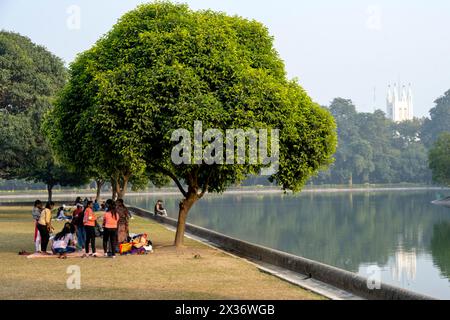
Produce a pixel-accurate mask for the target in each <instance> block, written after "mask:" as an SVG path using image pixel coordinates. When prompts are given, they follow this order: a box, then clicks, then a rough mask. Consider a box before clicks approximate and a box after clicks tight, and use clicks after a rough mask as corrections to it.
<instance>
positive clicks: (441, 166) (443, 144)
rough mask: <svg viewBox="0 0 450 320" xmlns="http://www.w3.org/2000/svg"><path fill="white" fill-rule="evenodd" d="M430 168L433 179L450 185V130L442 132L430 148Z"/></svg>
mask: <svg viewBox="0 0 450 320" xmlns="http://www.w3.org/2000/svg"><path fill="white" fill-rule="evenodd" d="M429 162H430V169H431V170H432V171H433V181H435V182H437V183H439V184H442V185H445V186H447V187H448V186H450V132H444V133H441V135H440V136H439V137H438V139H437V141H436V142H435V144H434V145H433V147H432V148H431V150H430V155H429Z"/></svg>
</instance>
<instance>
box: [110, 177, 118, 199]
mask: <svg viewBox="0 0 450 320" xmlns="http://www.w3.org/2000/svg"><path fill="white" fill-rule="evenodd" d="M111 189H112V195H111V199H112V200H114V201H116V200H117V179H116V177H111Z"/></svg>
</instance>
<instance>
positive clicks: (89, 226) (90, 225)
mask: <svg viewBox="0 0 450 320" xmlns="http://www.w3.org/2000/svg"><path fill="white" fill-rule="evenodd" d="M92 207H93V202H92V201H88V202H87V203H86V210H85V211H84V217H83V224H84V229H85V231H86V245H85V247H84V248H85V251H86V253H85V254H84V255H83V257H87V256H88V255H89V256H92V257H97V253H96V250H95V222H96V221H97V216H96V215H95V213H94V210H92ZM89 244H90V245H91V249H92V254H89Z"/></svg>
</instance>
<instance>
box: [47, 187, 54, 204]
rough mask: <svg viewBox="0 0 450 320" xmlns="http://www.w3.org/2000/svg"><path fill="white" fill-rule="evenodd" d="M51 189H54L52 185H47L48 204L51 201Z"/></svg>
mask: <svg viewBox="0 0 450 320" xmlns="http://www.w3.org/2000/svg"><path fill="white" fill-rule="evenodd" d="M53 187H54V185H52V184H48V185H47V193H48V202H50V201H52V198H53Z"/></svg>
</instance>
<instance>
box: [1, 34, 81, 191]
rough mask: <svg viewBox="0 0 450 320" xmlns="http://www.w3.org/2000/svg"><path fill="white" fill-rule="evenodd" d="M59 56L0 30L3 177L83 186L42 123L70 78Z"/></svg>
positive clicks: (18, 36) (17, 35) (79, 177)
mask: <svg viewBox="0 0 450 320" xmlns="http://www.w3.org/2000/svg"><path fill="white" fill-rule="evenodd" d="M66 75H67V73H66V69H65V67H64V64H63V62H62V61H61V59H59V58H58V57H56V56H54V55H53V54H51V53H50V52H48V51H47V50H46V49H45V48H44V47H42V46H38V45H36V44H34V43H32V42H31V40H30V39H28V38H26V37H24V36H21V35H19V34H16V33H12V32H6V31H1V32H0V124H1V128H0V149H1V150H2V152H1V153H0V177H1V178H6V179H27V180H32V181H39V182H44V183H46V184H47V189H48V192H49V199H51V196H52V189H53V187H54V186H55V185H57V184H60V185H79V184H80V183H82V182H84V181H85V179H84V178H83V177H82V176H81V175H80V174H78V173H75V172H73V171H72V170H68V168H67V167H66V166H64V165H61V164H58V163H57V162H55V160H54V157H53V153H52V150H51V149H50V148H49V145H48V143H47V141H46V139H45V137H44V135H43V134H42V131H41V122H42V117H43V114H44V113H45V112H47V111H48V110H49V109H50V108H51V106H52V99H53V98H54V96H55V94H56V92H57V91H58V90H60V89H61V88H62V87H63V86H64V84H65V80H66Z"/></svg>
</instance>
